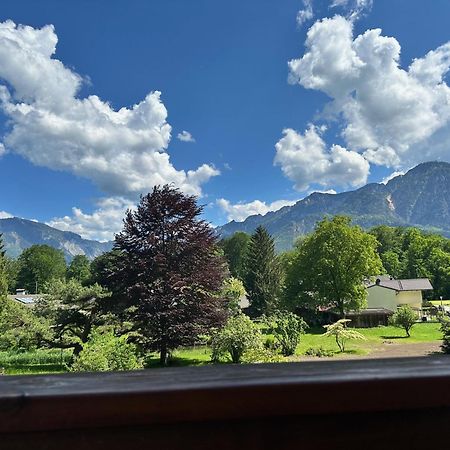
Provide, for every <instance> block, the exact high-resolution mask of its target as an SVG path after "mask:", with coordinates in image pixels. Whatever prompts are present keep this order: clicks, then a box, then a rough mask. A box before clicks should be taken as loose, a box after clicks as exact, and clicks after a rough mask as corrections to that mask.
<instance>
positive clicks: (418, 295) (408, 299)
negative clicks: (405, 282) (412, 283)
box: [397, 291, 422, 309]
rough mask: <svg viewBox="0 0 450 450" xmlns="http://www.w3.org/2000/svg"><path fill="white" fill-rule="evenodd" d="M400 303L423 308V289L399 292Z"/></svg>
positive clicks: (398, 299)
mask: <svg viewBox="0 0 450 450" xmlns="http://www.w3.org/2000/svg"><path fill="white" fill-rule="evenodd" d="M397 301H398V304H399V305H409V306H411V308H419V309H420V308H422V291H402V292H399V293H398V294H397Z"/></svg>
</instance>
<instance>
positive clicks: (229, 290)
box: [221, 277, 246, 313]
mask: <svg viewBox="0 0 450 450" xmlns="http://www.w3.org/2000/svg"><path fill="white" fill-rule="evenodd" d="M245 294H246V292H245V288H244V284H243V283H242V281H241V280H240V279H239V278H234V277H230V278H227V279H226V280H225V281H224V282H223V286H222V293H221V296H222V297H223V298H225V299H226V300H228V308H229V309H230V310H231V311H232V312H233V313H237V312H239V311H240V310H241V309H240V306H239V300H240V299H241V297H243V296H244V295H245Z"/></svg>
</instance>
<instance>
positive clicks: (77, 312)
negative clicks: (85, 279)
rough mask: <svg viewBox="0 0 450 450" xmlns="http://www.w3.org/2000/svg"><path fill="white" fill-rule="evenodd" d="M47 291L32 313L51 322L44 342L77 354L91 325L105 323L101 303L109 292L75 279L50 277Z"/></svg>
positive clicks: (92, 326) (87, 336) (87, 337)
mask: <svg viewBox="0 0 450 450" xmlns="http://www.w3.org/2000/svg"><path fill="white" fill-rule="evenodd" d="M47 291H48V292H49V294H47V295H44V296H43V297H42V298H41V299H40V300H38V301H37V303H36V306H35V310H36V314H38V316H39V317H42V318H44V319H46V320H48V321H49V322H50V323H51V331H52V333H51V336H50V337H49V338H47V344H48V345H50V346H52V347H58V348H73V349H74V351H75V353H79V352H80V351H81V350H82V348H83V344H84V343H86V342H87V341H88V339H89V337H90V334H91V332H92V330H93V328H94V327H95V326H99V325H103V324H104V323H105V322H106V320H107V318H108V317H107V316H105V313H104V309H105V308H104V304H105V303H106V302H107V301H108V299H109V297H110V293H109V292H108V291H106V290H105V289H104V288H102V287H101V286H99V285H98V284H94V285H92V286H82V285H81V283H80V282H79V281H77V280H75V279H71V280H68V281H63V280H53V281H52V282H50V283H49V284H48V285H47Z"/></svg>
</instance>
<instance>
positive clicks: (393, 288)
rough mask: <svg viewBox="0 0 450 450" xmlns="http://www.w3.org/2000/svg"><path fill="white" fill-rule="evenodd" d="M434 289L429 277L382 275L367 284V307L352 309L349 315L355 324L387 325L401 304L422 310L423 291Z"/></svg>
mask: <svg viewBox="0 0 450 450" xmlns="http://www.w3.org/2000/svg"><path fill="white" fill-rule="evenodd" d="M432 289H433V286H432V285H431V283H430V280H429V279H428V278H414V279H408V280H395V279H394V278H392V277H389V276H380V277H377V279H376V280H375V283H373V284H370V285H369V286H367V308H366V309H363V310H361V311H352V312H350V313H349V314H348V317H349V318H350V319H351V320H352V322H353V326H361V327H367V326H369V327H372V326H377V325H387V323H388V319H389V317H390V316H391V315H392V314H393V313H394V312H395V311H396V310H397V308H398V307H399V306H402V305H409V306H411V308H413V309H415V310H417V311H420V310H421V309H422V300H423V299H422V292H423V291H429V290H432Z"/></svg>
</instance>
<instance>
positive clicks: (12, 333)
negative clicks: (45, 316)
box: [0, 297, 49, 351]
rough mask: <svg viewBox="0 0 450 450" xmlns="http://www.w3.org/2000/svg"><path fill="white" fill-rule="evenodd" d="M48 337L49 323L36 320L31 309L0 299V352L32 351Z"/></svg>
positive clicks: (7, 299)
mask: <svg viewBox="0 0 450 450" xmlns="http://www.w3.org/2000/svg"><path fill="white" fill-rule="evenodd" d="M48 335H49V323H48V322H47V321H45V320H40V319H39V318H37V317H36V315H35V314H34V313H33V310H32V309H31V308H29V307H27V306H24V305H21V304H19V303H17V302H16V301H15V300H11V299H9V298H7V297H3V298H0V350H12V351H24V350H33V349H36V348H37V347H38V346H39V345H41V344H42V343H43V339H44V338H45V337H46V336H48Z"/></svg>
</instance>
